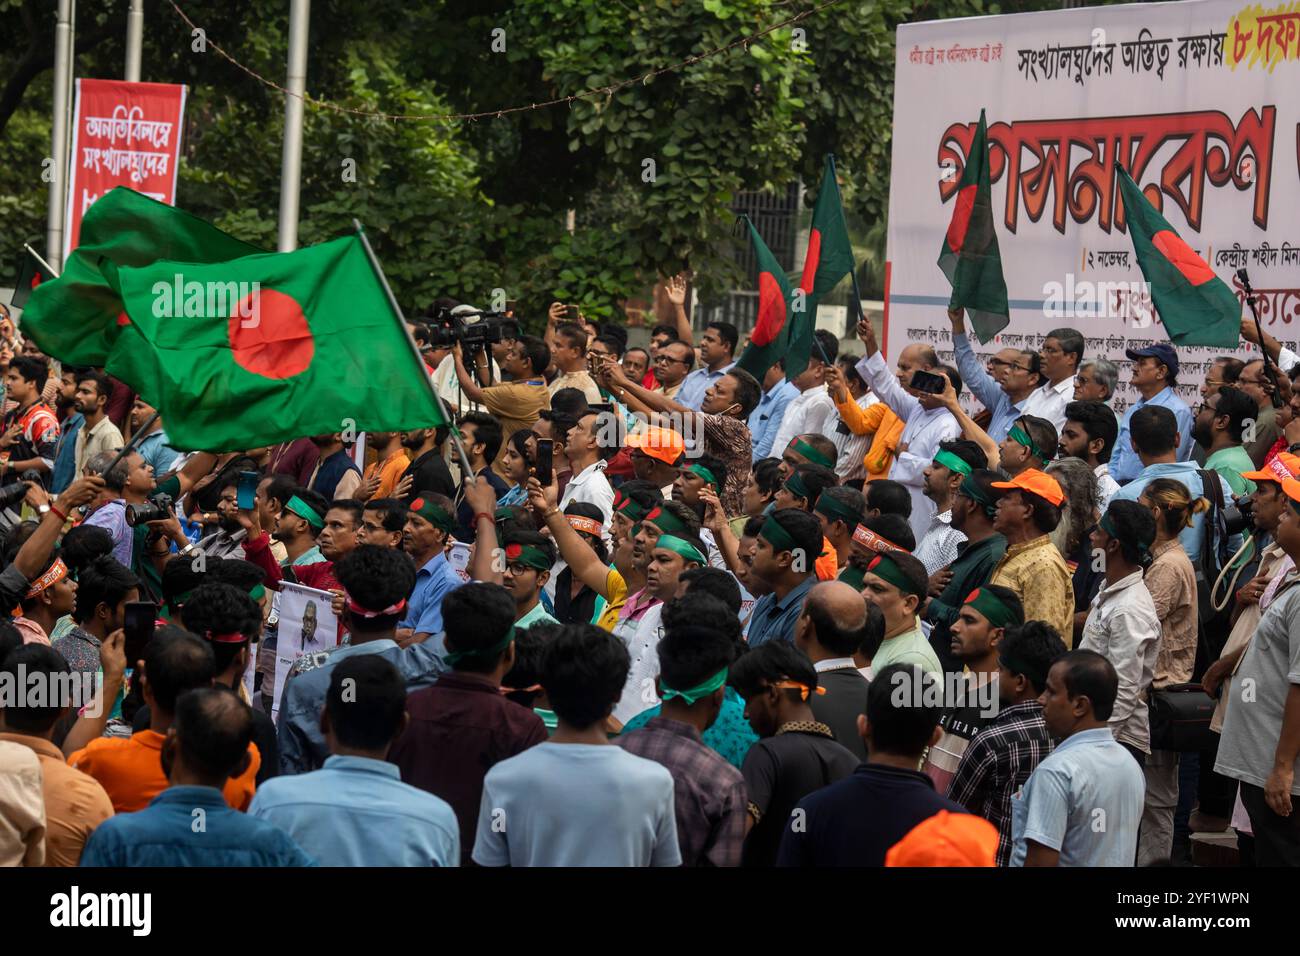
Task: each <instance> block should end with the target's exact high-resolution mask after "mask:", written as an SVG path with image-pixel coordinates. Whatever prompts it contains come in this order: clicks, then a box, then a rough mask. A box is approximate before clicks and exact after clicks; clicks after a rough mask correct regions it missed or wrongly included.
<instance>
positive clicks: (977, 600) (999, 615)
mask: <svg viewBox="0 0 1300 956" xmlns="http://www.w3.org/2000/svg"><path fill="white" fill-rule="evenodd" d="M961 603H962V605H963V606H965V605H968V604H969V605H970V606H971V607H973V608H974V609H975V610H977V611H979V612H980V613H981V614H983V615H984V616H985V617H986V618H988V621H989V623H990V624H992V625H993V626H994V627H1007V626H1008V625H1011V624H1017V623H1019V621H1018V620H1017V619H1016V615H1014V614H1012V613H1011V608H1009V607H1007V606H1006V605H1005V604H1003V603H1002V599H1001V598H999V597H998V596H997V595H996V594H994V593H993V592H992V591H990V590H989V589H988V588H976V589H975V590H974V591H971V593H970V594H968V595H966V600H964V601H962V602H961Z"/></svg>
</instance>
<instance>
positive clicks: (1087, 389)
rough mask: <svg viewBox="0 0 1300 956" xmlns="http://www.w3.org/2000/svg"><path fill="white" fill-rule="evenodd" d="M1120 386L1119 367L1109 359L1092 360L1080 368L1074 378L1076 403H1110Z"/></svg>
mask: <svg viewBox="0 0 1300 956" xmlns="http://www.w3.org/2000/svg"><path fill="white" fill-rule="evenodd" d="M1118 384H1119V366H1118V365H1116V364H1115V363H1114V362H1112V361H1110V360H1108V359H1103V358H1099V359H1091V360H1089V361H1087V362H1084V363H1083V364H1082V365H1080V366H1079V372H1078V374H1077V375H1075V377H1074V400H1075V401H1076V402H1109V401H1110V400H1111V398H1113V397H1114V395H1115V387H1116V386H1117V385H1118Z"/></svg>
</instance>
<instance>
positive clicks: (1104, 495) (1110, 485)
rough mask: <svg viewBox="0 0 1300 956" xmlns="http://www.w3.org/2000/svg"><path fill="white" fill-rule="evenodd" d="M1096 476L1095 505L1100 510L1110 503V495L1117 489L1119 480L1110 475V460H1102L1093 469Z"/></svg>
mask: <svg viewBox="0 0 1300 956" xmlns="http://www.w3.org/2000/svg"><path fill="white" fill-rule="evenodd" d="M1093 474H1094V475H1096V476H1097V505H1098V507H1099V508H1101V510H1102V511H1105V510H1106V506H1107V505H1108V504H1110V499H1111V497H1112V496H1113V495H1114V494H1115V492H1117V491H1119V482H1118V481H1116V480H1115V479H1114V478H1112V477H1111V476H1110V462H1108V461H1103V462H1102V463H1101V464H1100V465H1098V466H1097V467H1096V468H1095V469H1094V470H1093Z"/></svg>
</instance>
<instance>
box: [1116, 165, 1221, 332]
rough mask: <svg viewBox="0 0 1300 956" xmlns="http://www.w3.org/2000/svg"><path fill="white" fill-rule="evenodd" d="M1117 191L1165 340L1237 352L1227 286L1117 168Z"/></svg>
mask: <svg viewBox="0 0 1300 956" xmlns="http://www.w3.org/2000/svg"><path fill="white" fill-rule="evenodd" d="M1119 191H1120V195H1121V196H1122V197H1123V199H1124V219H1125V222H1126V223H1127V224H1128V231H1129V235H1130V236H1131V237H1132V239H1133V249H1134V251H1135V252H1136V253H1137V261H1138V266H1139V267H1140V268H1141V269H1142V276H1143V278H1145V279H1146V281H1147V284H1148V285H1150V286H1151V301H1152V302H1154V303H1155V307H1156V311H1157V312H1158V313H1159V314H1160V321H1161V322H1163V323H1164V326H1165V331H1166V332H1168V333H1169V338H1170V339H1171V340H1172V341H1173V342H1174V344H1175V345H1208V346H1210V347H1212V348H1225V349H1232V348H1236V347H1237V345H1238V344H1239V343H1240V341H1241V302H1239V301H1238V300H1237V297H1236V296H1235V295H1233V293H1232V290H1231V289H1229V288H1228V285H1227V283H1225V282H1224V281H1223V280H1222V279H1220V278H1219V277H1218V276H1216V275H1215V274H1214V270H1212V269H1211V268H1210V267H1209V265H1208V264H1207V263H1206V261H1205V260H1204V259H1202V258H1201V257H1200V256H1198V255H1197V254H1196V253H1195V252H1193V251H1192V247H1191V246H1189V245H1188V244H1187V243H1185V242H1184V241H1183V240H1182V239H1181V238H1180V237H1179V235H1178V233H1176V232H1174V230H1173V227H1172V226H1170V225H1169V223H1168V222H1166V221H1165V218H1164V217H1163V216H1161V215H1160V213H1158V212H1156V208H1155V207H1154V206H1153V205H1151V203H1150V202H1148V201H1147V198H1146V196H1144V195H1142V190H1140V189H1139V188H1138V185H1137V183H1135V182H1133V177H1132V176H1130V175H1129V174H1128V170H1126V169H1125V168H1124V167H1122V166H1121V167H1120V168H1119Z"/></svg>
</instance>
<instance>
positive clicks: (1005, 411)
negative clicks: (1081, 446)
mask: <svg viewBox="0 0 1300 956" xmlns="http://www.w3.org/2000/svg"><path fill="white" fill-rule="evenodd" d="M952 347H953V351H954V352H955V353H956V355H957V371H959V372H961V380H962V381H963V382H965V383H966V387H967V388H969V389H970V390H971V392H972V393H973V394H974V395H975V397H976V398H978V399H979V400H980V404H981V405H983V406H984V407H985V408H987V409H988V410H989V413H990V414H992V416H993V418H992V420H991V421H990V422H989V427H988V435H989V437H990V438H992V439H993V440H994V441H995V442H1000V441H1002V439H1004V438H1006V437H1007V432H1009V431H1011V426H1012V425H1014V424H1015V423H1016V419H1017V418H1020V417H1021V416H1022V415H1024V414H1025V412H1024V407H1025V405H1026V404H1027V403H1028V401H1029V399H1028V397H1026V398H1024V399H1022V400H1021V401H1019V402H1012V401H1011V396H1010V395H1008V394H1007V393H1006V392H1004V391H1003V390H1002V386H1001V385H999V384H998V383H997V382H996V381H994V380H993V376H992V375H990V374H989V373H988V369H986V368H985V367H984V363H983V362H981V361H980V357H979V356H978V355H976V354H975V350H974V349H972V348H971V346H970V338H969V337H968V336H967V335H966V334H965V333H962V334H959V335H954V336H953V337H952ZM1043 450H1044V451H1049V449H1046V448H1044V449H1043Z"/></svg>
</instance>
